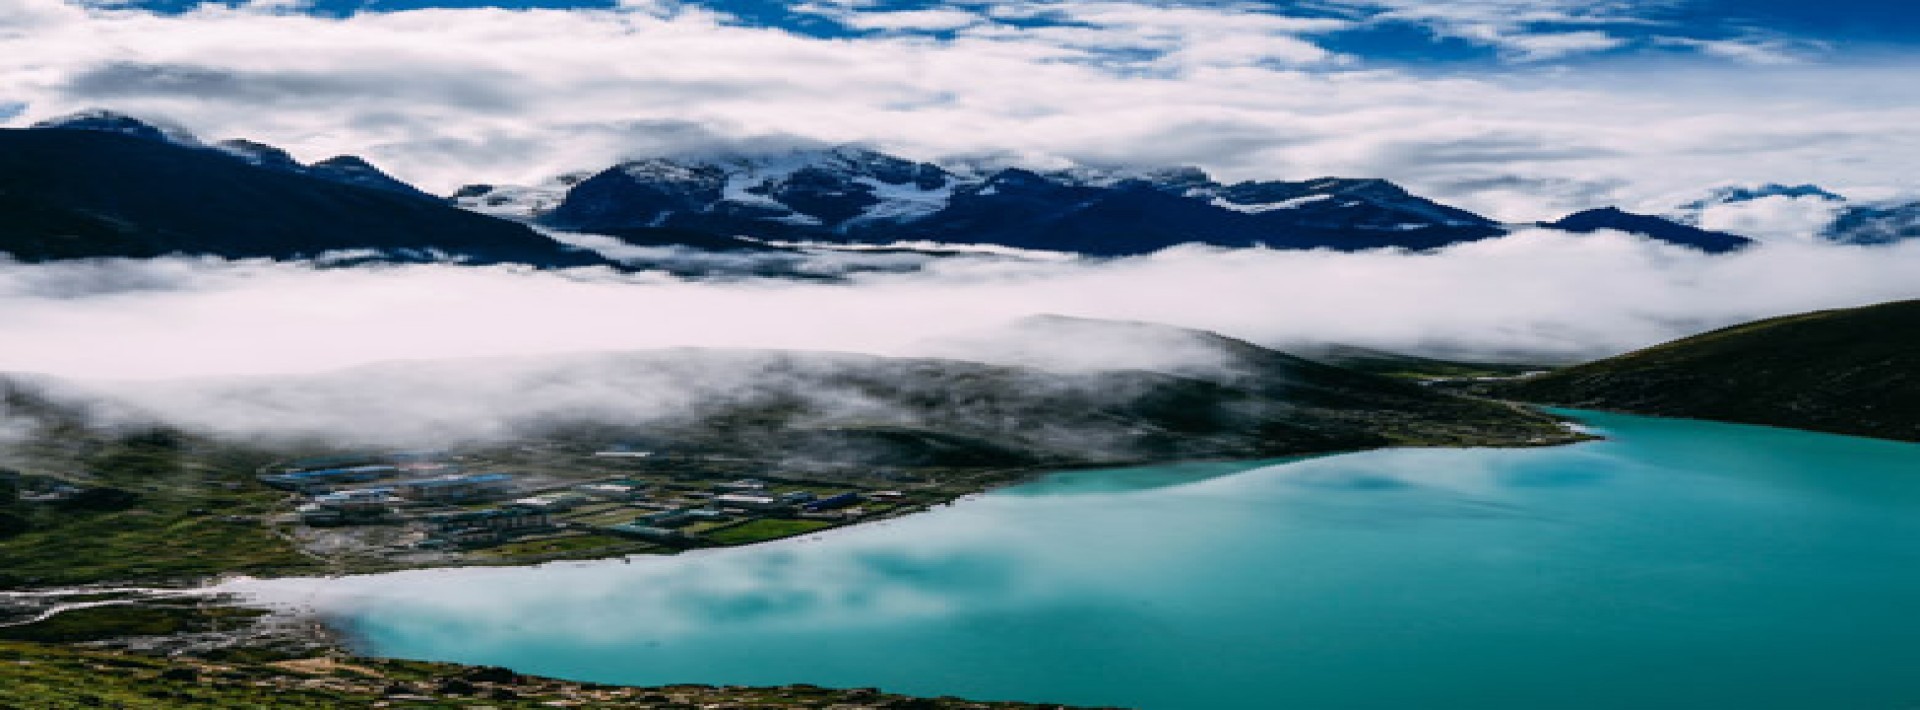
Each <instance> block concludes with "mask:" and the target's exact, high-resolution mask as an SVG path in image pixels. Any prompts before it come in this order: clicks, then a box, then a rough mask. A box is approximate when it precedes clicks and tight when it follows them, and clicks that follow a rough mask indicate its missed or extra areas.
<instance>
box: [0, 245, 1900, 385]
mask: <svg viewBox="0 0 1920 710" xmlns="http://www.w3.org/2000/svg"><path fill="white" fill-rule="evenodd" d="M782 258H783V259H786V258H791V257H782ZM1915 284H1920V243H1907V244H1902V245H1896V246H1892V247H1877V248H1861V247H1839V246H1818V245H1814V244H1810V243H1805V244H1801V243H1790V242H1782V243H1775V244H1769V245H1766V246H1763V247H1761V248H1756V249H1752V250H1748V251H1746V252H1742V253H1738V254H1734V255H1727V256H1707V255H1702V254H1699V253H1697V252H1692V251H1689V250H1685V249H1680V248H1676V247H1669V246H1664V245H1660V244H1657V243H1653V242H1649V241H1646V240H1644V239H1641V238H1637V237H1630V236H1627V235H1623V234H1617V233H1600V234H1596V235H1590V236H1573V235H1566V234H1562V233H1557V232H1550V231H1544V230H1537V231H1531V232H1525V233H1522V234H1520V235H1517V236H1514V237H1511V238H1507V239H1501V240H1493V241H1487V242H1479V243H1473V244H1467V245H1463V246H1459V247H1455V248H1452V249H1449V250H1446V251H1444V252H1440V253H1438V254H1424V255H1423V254H1404V253H1397V252H1369V253H1358V254H1342V253H1331V252H1284V251H1266V250H1215V249H1206V248H1181V249H1175V250H1170V251H1166V252H1162V253H1159V254H1155V255H1152V256H1146V257H1138V258H1131V259H1121V260H1113V261H1092V260H1072V261H1059V260H1050V261H1033V260H1024V259H1012V260H1009V259H1005V258H985V257H982V258H951V259H947V260H942V261H937V262H933V263H930V264H928V265H926V266H925V267H924V268H922V269H920V270H917V271H911V272H906V273H886V272H867V273H856V274H853V275H850V276H848V277H846V278H845V279H843V280H839V281H835V282H809V281H793V280H780V279H744V280H733V281H715V280H695V279H684V278H677V277H672V276H667V275H664V274H660V273H657V272H655V273H644V274H638V275H621V274H614V273H611V272H607V271H601V270H575V271H564V272H536V271H528V270H521V269H515V268H508V267H500V268H481V267H453V266H396V267H388V268H358V269H330V270H329V269H313V268H309V267H306V266H302V265H293V264H276V263H267V262H224V261H217V260H187V259H162V260H155V261H148V262H71V263H56V264H47V265H33V266H27V265H8V266H5V267H4V268H0V332H3V333H5V334H6V335H7V338H8V342H9V346H8V348H7V349H6V351H5V352H4V353H0V371H16V372H17V371H29V372H42V373H48V374H54V375H61V376H67V377H76V378H85V379H95V380H112V379H165V378H176V377H188V376H213V375H237V374H265V373H283V372H313V371H322V370H329V369H336V368H342V367H348V366H353V365H358V364H364V363H370V362H378V361H386V360H423V359H436V358H462V357H487V356H513V355H535V354H550V353H568V352H582V351H607V350H630V349H646V348H662V347H678V346H700V347H746V348H798V349H814V350H840V351H858V352H867V353H876V354H889V355H911V354H923V353H928V352H935V350H934V349H933V348H932V346H931V345H930V344H932V343H934V342H936V341H940V340H942V339H946V338H948V337H949V336H953V335H958V334H965V333H968V332H971V331H978V330H982V329H990V328H993V327H996V326H998V325H1001V324H1004V323H1006V322H1008V321H1010V320H1013V319H1017V318H1021V317H1024V316H1029V315H1034V314H1042V313H1052V314H1062V315H1072V316H1084V317H1092V318H1110V319H1123V320H1140V321H1150V322H1159V323H1167V324H1172V325H1180V326H1187V327H1194V328H1203V329H1209V330H1216V331H1219V332H1222V333H1224V334H1227V335H1231V336H1235V337H1241V338H1245V339H1248V340H1253V341H1255V342H1260V343H1264V344H1285V343H1288V342H1293V341H1300V340H1312V341H1335V342H1346V343H1351V344H1356V345H1367V346H1375V347H1382V348H1387V349H1396V350H1408V351H1424V352H1440V351H1449V352H1456V353H1464V354H1473V355H1479V356H1489V355H1499V354H1503V353H1505V354H1527V355H1531V356H1536V357H1587V356H1597V355H1604V354H1610V353H1614V352H1619V351H1623V350H1627V349H1631V348H1636V347H1640V346H1644V345H1648V344H1652V343H1655V342H1659V341H1662V340H1665V339H1669V338H1673V337H1677V336H1680V335H1685V334H1689V333H1692V332H1695V331H1698V330H1702V329H1705V328H1709V327H1714V326H1719V325H1724V324H1728V323H1732V322H1738V321H1743V320H1748V319H1753V318H1759V317H1765V316H1771V315H1777V314H1782V313H1788V312H1794V311H1802V310H1811V309H1816V308H1825V307H1835V306H1849V305H1859V304H1865V303H1872V302H1878V301H1885V300H1893V299H1898V298H1908V297H1914V296H1920V287H1916V286H1915ZM1067 345H1070V344H1067Z"/></svg>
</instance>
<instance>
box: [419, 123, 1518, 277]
mask: <svg viewBox="0 0 1920 710" xmlns="http://www.w3.org/2000/svg"><path fill="white" fill-rule="evenodd" d="M553 189H554V188H553V187H552V186H549V187H545V188H501V187H493V186H476V187H471V188H467V189H463V190H462V191H461V192H459V193H457V194H456V195H455V197H454V200H455V202H456V204H461V205H463V206H469V207H471V208H474V209H478V210H480V211H484V212H488V213H490V214H501V215H505V214H508V213H513V212H518V213H519V215H517V216H522V217H523V218H528V219H531V220H532V221H534V222H536V223H538V224H541V225H544V226H548V227H552V228H555V229H562V230H569V231H582V232H594V233H601V234H614V235H619V236H623V237H634V236H636V235H638V234H642V233H645V232H647V231H648V230H677V231H685V230H693V231H698V232H705V233H711V234H717V235H727V236H748V237H754V238H758V239H764V240H773V241H816V242H818V241H825V242H855V243H890V242H896V241H936V242H950V243H972V244H994V245H1001V246H1009V247H1017V248H1022V249H1040V250H1050V251H1074V252H1080V253H1087V254H1101V255H1115V254H1137V253H1145V252H1151V251H1155V250H1158V249H1162V248H1165V247H1169V246H1173V245H1176V244H1184V243H1193V242H1198V243H1204V244H1212V245H1216V246H1230V247H1243V246H1254V245H1267V246H1272V247H1276V248H1335V249H1363V248H1375V247H1383V246H1400V247H1408V248H1415V249H1426V248H1434V247H1440V246H1445V245H1448V244H1453V243H1458V242H1463V241H1471V240H1475V239H1483V238H1487V237H1491V236H1497V235H1499V234H1501V233H1502V231H1501V230H1500V228H1499V227H1498V226H1497V225H1496V224H1495V223H1494V222H1493V221H1492V220H1488V219H1486V218H1484V217H1481V216H1479V215H1475V214H1473V213H1471V212H1467V211H1465V210H1461V209H1457V208H1453V207H1448V206H1445V205H1441V204H1439V203H1436V202H1433V201H1431V200H1427V199H1425V198H1421V197H1418V196H1415V195H1412V194H1410V193H1408V192H1407V191H1406V190H1403V189H1401V188H1400V187H1398V186H1396V185H1394V184H1392V183H1389V182H1386V181H1384V180H1349V179H1339V178H1323V179H1318V180H1308V181H1300V182H1286V181H1276V182H1241V183H1236V184H1223V183H1220V182H1217V181H1215V180H1214V179H1213V178H1211V177H1210V176H1208V175H1207V174H1206V173H1205V172H1204V171H1201V170H1199V169H1198V168H1191V167H1181V168H1170V169H1160V170H1098V169H1075V170H1060V171H1049V172H1038V171H1032V170H1026V169H1021V168H1015V167H977V166H973V167H966V168H953V169H949V168H945V167H942V166H940V165H936V164H933V163H926V162H915V161H911V160H906V159H903V158H899V157H895V156H891V155H887V154H885V153H880V152H878V151H874V150H870V149H865V148H859V147H850V146H843V147H837V148H829V149H809V150H792V151H787V152H782V153H774V154H762V155H727V156H716V157H709V158H648V159H642V160H633V161H628V162H624V163H621V164H619V165H616V166H614V167H611V168H608V169H606V170H603V171H601V172H599V173H596V174H594V175H593V176H591V177H588V178H586V179H584V180H580V181H578V182H577V183H575V184H573V185H571V186H570V187H567V188H566V189H565V192H564V194H562V195H559V197H558V198H557V199H555V197H554V193H553Z"/></svg>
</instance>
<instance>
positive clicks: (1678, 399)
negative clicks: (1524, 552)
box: [1483, 301, 1920, 441]
mask: <svg viewBox="0 0 1920 710" xmlns="http://www.w3.org/2000/svg"><path fill="white" fill-rule="evenodd" d="M1483 391H1485V392H1487V393H1489V394H1493V395H1497V396H1501V397H1507V398H1511V399H1517V400H1522V401H1527V402H1539V403H1545V404H1556V405H1561V406H1568V407H1582V408H1590V409H1608V410H1617V411H1623V412H1632V413H1636V414H1652V415H1659V416H1672V417H1687V418H1694V419H1713V420H1719V421H1728V422H1738V423H1743V424H1762V425H1768V426H1780V427H1790V428H1795V429H1809V430H1813V431H1824V432H1832V433H1836V434H1850V435H1855V436H1871V437H1878V438H1883V439H1898V440H1902V441H1920V301H1899V302H1895V303H1885V304H1881V305H1877V306H1868V307H1864V308H1850V309H1842V310H1831V311H1819V312H1815V313H1806V314H1801V315H1795V316H1786V317H1782V318H1774V319H1770V320H1763V321H1759V322H1755V323H1748V324H1745V325H1739V326H1734V327H1731V328H1725V329H1722V330H1716V331H1713V332H1710V333H1704V334H1701V335H1696V336H1693V337H1690V338H1685V339H1682V340H1677V341H1674V342H1671V343H1667V344H1664V345H1658V346H1655V347H1651V348H1647V349H1645V350H1640V351H1638V352H1632V353H1628V354H1625V355H1621V356H1619V357H1614V358H1609V359H1606V360H1601V361H1598V362H1593V363H1589V364H1586V365H1581V366H1578V367H1571V368H1567V369H1564V370H1559V371H1556V372H1552V373H1548V374H1544V375H1539V376H1535V377H1529V378H1524V379H1519V380H1513V381H1510V382H1505V383H1498V384H1492V385H1487V386H1485V387H1484V388H1483Z"/></svg>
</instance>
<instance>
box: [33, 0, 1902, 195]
mask: <svg viewBox="0 0 1920 710" xmlns="http://www.w3.org/2000/svg"><path fill="white" fill-rule="evenodd" d="M862 5H863V4H861V3H816V4H815V5H813V6H811V7H812V8H813V12H815V13H816V14H818V15H820V16H822V17H826V18H830V19H832V20H833V21H834V22H837V23H842V24H844V25H846V26H849V27H852V28H854V29H855V30H857V32H855V33H854V34H852V35H850V36H843V37H817V36H810V35H806V34H800V33H796V32H793V31H789V30H786V29H781V28H776V27H760V26H750V25H746V24H743V23H741V22H738V21H736V20H734V19H732V18H729V17H727V16H725V15H721V14H718V13H715V12H713V11H710V10H703V9H698V8H694V7H691V6H686V5H680V4H675V3H632V4H629V5H628V6H625V7H621V8H617V9H609V10H573V11H558V10H526V11H514V10H503V9H493V8H479V9H436V10H416V11H406V12H390V13H361V14H355V15H350V16H346V17H319V16H312V15H307V14H300V13H296V12H291V11H290V10H289V8H290V7H291V6H288V5H285V4H279V3H255V4H251V5H244V6H240V7H237V8H236V7H226V6H218V5H208V6H202V7H201V8H200V9H197V10H194V11H192V12H188V13H184V14H178V15H159V14H152V13H148V12H143V11H138V10H128V9H111V8H109V7H107V6H94V7H91V8H88V7H83V6H79V5H71V4H63V3H61V2H58V1H57V0H0V96H5V97H7V98H8V99H10V100H13V101H18V102H21V103H22V104H24V110H23V112H22V114H21V115H20V116H19V117H18V118H17V119H16V122H25V121H30V120H33V119H37V118H42V117H45V116H47V115H51V114H57V113H62V112H65V111H69V110H73V109H78V108H83V107H90V106H100V105H105V106H112V107H118V108H121V109H124V110H128V111H132V112H136V113H145V114H151V115H156V116H160V117H165V118H170V119H173V120H175V121H177V122H179V123H181V124H183V125H185V126H187V127H189V128H192V129H194V130H195V131H197V132H199V133H201V134H203V135H204V136H205V137H208V138H226V137H235V136H246V137H252V138H256V139H260V140H264V141H268V142H271V143H276V144H280V145H283V146H285V147H288V148H290V149H292V150H293V151H294V152H295V153H296V154H297V155H298V156H299V157H301V158H303V159H307V160H313V159H319V158H324V157H327V156H329V155H332V154H336V153H348V152H352V153H360V154H364V155H367V156H368V157H370V158H372V159H374V160H375V161H376V162H378V163H380V164H381V165H383V166H385V167H389V168H391V169H392V171H393V172H395V173H397V174H399V175H401V176H402V177H404V178H407V179H410V180H413V181H416V182H418V183H420V184H422V185H423V186H425V187H428V188H430V189H433V190H438V191H445V190H448V189H451V188H452V187H454V186H456V185H458V184H461V183H465V182H496V183H530V182H537V181H538V180H540V179H542V178H545V177H548V176H551V175H553V174H556V173H559V172H563V171H567V170H575V169H582V168H594V167H600V166H604V165H606V164H608V163H611V162H612V161H614V160H615V159H617V158H620V157H623V156H633V155H642V154H653V153H666V152H684V151H687V150H690V149H691V150H697V149H699V148H701V147H703V146H715V147H727V146H737V145H740V144H741V143H742V142H749V143H751V142H755V141H759V142H766V141H774V142H779V141H785V140H813V141H826V142H868V143H874V144H878V145H880V146H882V147H886V148H889V149H893V150H896V151H900V152H903V153H906V154H908V155H911V156H913V157H921V158H942V157H954V156H969V155H983V154H999V155H1004V156H1008V157H1011V158H1014V159H1019V160H1023V161H1026V162H1032V163H1036V164H1058V163H1063V162H1080V163H1089V164H1100V165H1116V164H1121V165H1167V164H1185V163H1191V164H1199V165H1201V166H1203V167H1207V168H1209V169H1212V170H1214V171H1216V172H1218V173H1220V174H1222V175H1224V176H1226V177H1228V178H1244V177H1267V178H1305V177H1313V176H1319V175H1327V174H1335V175H1349V176H1379V177H1389V178H1393V179H1397V180H1401V181H1404V182H1406V183H1408V184H1410V185H1411V186H1413V187H1415V188H1416V189H1419V190H1422V191H1425V192H1429V193H1433V194H1435V195H1436V196H1439V197H1442V198H1447V199H1452V200H1455V201H1458V202H1461V203H1463V204H1464V205H1466V206H1468V207H1472V208H1476V209H1479V210H1484V211H1487V212H1490V213H1493V214H1495V215H1496V216H1500V217H1504V218H1509V219H1527V220H1531V219H1539V218H1545V217H1550V216H1556V213H1561V212H1565V211H1568V210H1570V209H1573V208H1584V207H1590V206H1595V205H1596V204H1599V203H1607V202H1620V203H1624V204H1626V205H1628V206H1631V207H1640V208H1647V207H1663V206H1666V205H1670V204H1672V202H1671V198H1672V196H1674V195H1678V194H1685V193H1691V192H1697V191H1698V190H1700V189H1702V188H1704V187H1708V186H1712V185H1718V184H1723V183H1727V182H1754V181H1777V182H1787V183H1800V182H1820V183H1823V184H1826V185H1828V186H1829V187H1832V188H1835V189H1841V190H1845V189H1848V188H1855V187H1866V188H1877V189H1881V190H1893V191H1900V190H1911V189H1913V188H1914V187H1915V184H1914V183H1913V182H1912V178H1911V177H1910V176H1911V171H1910V170H1909V169H1908V167H1909V164H1910V157H1911V156H1912V155H1914V154H1916V151H1917V150H1920V108H1915V107H1916V106H1920V96H1916V92H1920V90H1917V89H1914V88H1912V87H1913V86H1914V84H1913V82H1911V81H1910V77H1911V70H1912V62H1911V61H1910V60H1909V59H1907V58H1902V57H1898V56H1894V57H1885V58H1881V59H1879V60H1876V61H1875V62H1873V63H1869V64H1860V63H1853V64H1847V63H1827V64H1822V63H1817V62H1814V63H1810V62H1801V63H1777V62H1776V63H1761V64H1753V63H1746V62H1740V61H1721V60H1711V61H1703V60H1698V59H1694V60H1689V61H1686V62H1661V61H1655V60H1645V61H1642V62H1639V63H1633V62H1629V63H1625V64H1618V65H1609V66H1608V67H1607V68H1591V69H1572V68H1567V67H1560V66H1558V65H1555V67H1554V68H1548V67H1547V65H1548V64H1552V62H1551V61H1549V60H1555V59H1563V58H1566V57H1568V56H1572V55H1580V54H1587V53H1591V52H1594V51H1600V50H1605V49H1606V48H1608V47H1610V46H1615V45H1618V44H1619V43H1621V42H1622V41H1623V40H1622V39H1620V35H1619V32H1618V31H1617V28H1618V27H1621V26H1630V25H1632V24H1633V23H1638V22H1644V21H1643V20H1640V19H1637V18H1638V17H1639V15H1638V14H1637V13H1635V12H1630V11H1628V10H1631V9H1632V8H1633V7H1635V6H1637V5H1639V4H1638V3H1590V2H1574V1H1572V0H1565V1H1556V2H1551V3H1534V2H1529V3H1514V2H1508V1H1507V0H1499V1H1494V0H1487V1H1485V2H1477V3H1444V4H1442V3H1424V2H1422V3H1415V2H1405V1H1402V0H1394V1H1392V2H1388V1H1386V0H1367V1H1366V2H1358V1H1355V2H1346V3H1337V4H1336V5H1338V6H1340V7H1344V8H1346V10H1344V11H1341V12H1322V13H1318V14H1316V15H1312V16H1308V15H1304V14H1292V15H1290V14H1287V13H1286V12H1283V11H1275V10H1273V9H1271V8H1263V7H1253V6H1240V5H1220V4H1193V5H1164V4H1159V3H1146V2H1129V1H1125V0H1115V1H1110V2H1020V3H994V4H991V5H983V4H968V3H952V4H949V5H947V6H944V7H942V8H938V9H931V10H918V11H901V10H884V9H875V8H863V6H862ZM1519 5H1526V6H1528V7H1530V8H1532V9H1530V10H1528V11H1527V12H1519V11H1517V10H1516V7H1518V6H1519ZM1602 6H1605V7H1602ZM1622 8H1626V9H1622ZM1392 23H1413V24H1414V25H1417V26H1419V27H1421V28H1424V29H1423V31H1431V32H1435V33H1438V34H1440V35H1442V36H1447V37H1457V38H1461V39H1462V41H1469V42H1472V43H1477V44H1482V45H1486V46H1491V47H1498V48H1500V51H1502V52H1505V53H1507V54H1509V55H1511V56H1512V57H1513V58H1514V59H1515V61H1516V62H1518V63H1517V64H1516V65H1513V66H1512V67H1510V68H1506V69H1497V70H1486V71H1474V72H1466V73H1450V74H1436V73H1423V72H1420V71H1418V70H1416V69H1413V68H1408V67H1404V66H1401V65H1396V64H1392V63H1383V62H1381V61H1375V60H1374V59H1373V58H1371V57H1368V56H1366V55H1365V54H1364V53H1356V52H1353V51H1347V50H1344V49H1342V48H1341V44H1340V43H1339V42H1337V41H1336V39H1337V36H1338V35H1339V34H1340V33H1341V32H1347V31H1352V30H1353V29H1354V28H1356V27H1362V26H1382V25H1389V24H1392ZM1663 31H1665V30H1663ZM1674 31H1675V32H1679V31H1680V29H1678V28H1676V29H1674ZM1681 40H1684V41H1685V42H1692V43H1693V44H1684V43H1682V44H1673V45H1672V46H1673V48H1674V51H1675V52H1683V53H1687V54H1688V56H1692V57H1696V58H1697V57H1699V56H1701V55H1702V53H1705V54H1739V53H1740V52H1746V53H1748V54H1753V53H1756V52H1761V51H1762V49H1761V48H1757V47H1758V46H1759V45H1754V44H1753V43H1751V42H1748V43H1746V44H1741V43H1742V42H1743V41H1744V40H1741V39H1740V38H1728V37H1717V38H1700V37H1691V38H1690V37H1684V36H1683V37H1678V38H1677V39H1675V40H1674V42H1681ZM1670 44H1671V43H1670ZM1736 45H1737V46H1736ZM1742 47H1744V48H1745V49H1742ZM1716 48H1717V49H1716ZM1754 56H1758V55H1754ZM1769 56H1772V55H1769ZM1522 60H1524V61H1522ZM1769 61H1771V60H1769ZM1396 67H1397V68H1396Z"/></svg>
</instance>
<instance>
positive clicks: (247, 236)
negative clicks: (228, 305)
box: [0, 129, 604, 266]
mask: <svg viewBox="0 0 1920 710" xmlns="http://www.w3.org/2000/svg"><path fill="white" fill-rule="evenodd" d="M0 214H4V215H6V218H5V219H0V250H4V251H7V252H9V253H12V254H13V255H14V256H15V257H16V258H18V259H21V260H23V261H45V260H51V259H67V258H84V257H151V256H159V255H163V254H169V253H185V254H210V255H217V256H224V257H235V258H240V257H272V258H298V257H311V256H317V255H319V254H321V253H324V252H329V251H338V250H376V251H379V252H382V253H383V254H384V255H385V256H386V257H387V258H394V259H401V260H429V259H432V258H434V256H433V253H434V252H436V251H437V252H444V253H446V254H451V255H456V256H464V257H467V258H470V259H471V260H472V261H475V262H481V263H496V262H519V263H528V264H535V265H541V266H568V265H584V264H597V263H604V261H603V260H601V259H600V258H599V257H597V256H593V255H590V254H588V253H585V252H579V251H575V250H571V249H569V248H567V247H564V246H562V245H560V244H558V243H556V242H554V241H553V240H551V239H548V238H546V237H544V236H541V235H540V234H538V233H536V232H534V231H533V230H531V229H529V228H527V227H526V226H524V225H520V224H516V223H513V222H508V221H505V220H500V219H495V218H491V217H486V216H484V215H479V214H474V213H471V212H467V211H465V210H460V209H457V208H453V207H449V206H446V205H442V204H438V203H436V202H432V201H428V200H422V199H417V198H413V197H408V196H405V195H402V194H399V193H396V192H392V191H388V190H381V189H372V188H366V187H356V186H353V185H344V184H340V183H338V182H333V181H329V180H323V179H318V178H314V177H310V176H305V175H299V174H291V173H287V172H282V171H276V170H272V169H267V168H261V167H255V166H253V165H250V164H248V163H247V162H245V161H242V160H237V159H235V157H233V156H231V155H229V154H227V153H224V152H220V151H214V150H207V149H203V148H195V147H187V146H181V145H176V144H173V143H167V142H161V141H154V140H150V139H146V138H142V137H136V136H130V135H125V134H120V133H111V132H103V131H97V130H68V129H37V130H0Z"/></svg>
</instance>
